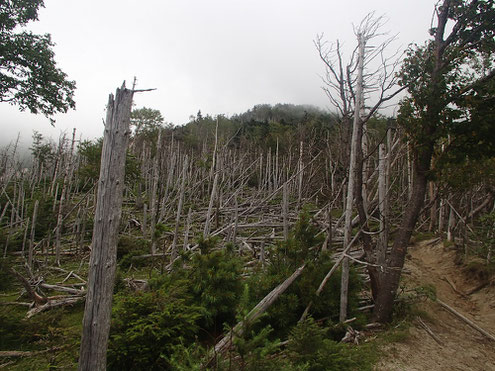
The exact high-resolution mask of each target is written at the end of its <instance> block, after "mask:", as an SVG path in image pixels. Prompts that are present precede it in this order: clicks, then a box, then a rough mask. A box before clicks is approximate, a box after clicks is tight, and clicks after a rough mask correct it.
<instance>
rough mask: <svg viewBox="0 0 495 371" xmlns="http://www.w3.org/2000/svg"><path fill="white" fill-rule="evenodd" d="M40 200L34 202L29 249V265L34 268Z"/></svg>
mask: <svg viewBox="0 0 495 371" xmlns="http://www.w3.org/2000/svg"><path fill="white" fill-rule="evenodd" d="M39 204H40V202H39V201H38V200H36V201H35V202H34V209H33V218H32V220H33V221H32V222H31V237H30V238H29V251H28V267H29V268H30V269H32V268H33V256H34V233H35V231H36V216H37V214H38V206H39Z"/></svg>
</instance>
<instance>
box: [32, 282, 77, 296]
mask: <svg viewBox="0 0 495 371" xmlns="http://www.w3.org/2000/svg"><path fill="white" fill-rule="evenodd" d="M40 286H41V287H42V288H44V289H49V290H53V291H60V292H67V293H69V294H73V295H84V294H85V293H86V292H85V291H84V290H79V289H74V288H71V287H66V286H59V285H50V284H48V283H42V284H40Z"/></svg>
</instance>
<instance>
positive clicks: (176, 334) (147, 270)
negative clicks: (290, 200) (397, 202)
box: [0, 212, 378, 370]
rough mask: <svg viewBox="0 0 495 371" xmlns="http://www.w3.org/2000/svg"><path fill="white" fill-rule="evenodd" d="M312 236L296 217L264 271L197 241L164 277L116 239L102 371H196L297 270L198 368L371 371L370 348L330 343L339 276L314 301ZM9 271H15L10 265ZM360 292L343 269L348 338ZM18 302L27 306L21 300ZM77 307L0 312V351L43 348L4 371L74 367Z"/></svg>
mask: <svg viewBox="0 0 495 371" xmlns="http://www.w3.org/2000/svg"><path fill="white" fill-rule="evenodd" d="M317 231H318V230H317V228H316V227H315V226H314V225H313V224H312V222H311V217H310V214H309V212H305V213H303V214H302V215H301V217H300V219H299V221H298V222H297V223H296V225H295V226H294V228H293V230H292V231H291V233H290V238H289V240H288V241H286V242H280V243H277V244H276V245H273V246H266V256H267V260H266V263H265V265H262V264H261V263H259V264H256V265H255V266H252V265H250V268H249V270H246V262H247V261H248V260H251V258H250V257H242V256H240V255H239V254H238V246H234V245H232V244H227V245H221V244H220V243H219V241H217V240H215V239H207V240H199V241H197V243H198V249H197V250H196V251H195V252H194V253H182V254H181V256H180V258H179V259H178V260H177V261H176V262H175V264H174V265H173V266H172V268H171V271H170V272H167V271H163V272H162V269H161V268H162V267H161V265H160V264H156V263H155V265H153V264H152V260H148V261H143V262H142V264H136V265H134V261H133V260H132V259H131V257H133V256H136V255H139V254H141V253H143V252H144V253H145V252H147V251H149V245H148V243H149V242H146V241H145V240H143V239H139V238H135V237H133V236H126V237H122V238H121V239H120V243H119V250H120V251H119V252H118V254H119V256H118V272H117V278H116V285H115V291H114V292H115V295H114V302H113V309H112V324H111V332H110V340H109V350H108V369H109V370H144V369H146V370H200V369H201V365H203V366H205V360H207V359H209V358H211V354H212V347H213V345H214V344H215V343H216V342H218V341H219V340H220V338H221V337H222V336H223V335H224V334H226V333H228V332H229V330H230V329H233V328H234V326H235V324H236V323H238V322H239V321H241V320H243V319H244V318H245V317H246V315H247V314H248V313H249V312H250V310H251V309H252V308H253V307H254V306H255V305H256V304H257V303H258V302H259V301H260V300H262V299H263V297H265V296H266V295H267V294H268V293H269V292H270V291H272V290H273V289H274V288H275V287H276V286H277V285H279V284H280V283H281V282H283V281H284V280H285V279H286V278H287V277H288V276H290V275H291V274H292V273H293V272H294V271H295V270H296V269H297V268H298V267H300V266H301V265H302V264H306V267H305V270H304V271H303V273H302V274H301V276H300V277H299V278H298V279H297V280H296V281H295V282H294V283H293V284H292V285H291V286H290V287H289V288H288V289H287V291H286V292H285V293H284V294H283V295H281V296H280V297H279V298H278V300H277V301H275V303H274V304H273V305H272V306H271V307H270V308H269V309H268V310H267V311H266V313H265V314H263V315H262V316H261V317H260V318H259V319H258V320H256V321H255V322H253V323H244V324H243V326H242V330H243V331H242V333H240V332H238V333H235V334H234V336H233V338H234V339H233V345H232V347H231V349H230V351H229V352H226V353H225V354H222V355H218V356H217V357H215V358H214V359H213V361H212V362H211V363H209V366H208V368H206V369H212V370H215V369H216V370H371V369H372V367H373V364H374V362H375V361H376V359H377V354H378V350H377V347H376V344H375V342H369V343H363V344H360V345H353V344H342V343H339V341H340V340H341V339H342V337H343V335H344V334H345V332H346V327H345V326H342V325H339V324H338V311H339V304H338V303H339V295H340V272H339V271H336V272H335V273H334V276H333V277H332V278H331V279H330V280H329V281H328V283H327V286H326V288H325V289H324V290H323V292H322V294H321V295H320V296H319V297H317V296H315V294H314V293H315V291H316V289H317V287H318V285H319V284H320V282H321V280H322V279H323V277H324V276H325V275H326V273H327V272H328V270H329V269H330V267H331V266H332V264H333V263H332V260H331V259H330V256H329V255H328V254H326V253H323V252H321V251H320V250H319V248H318V247H319V246H321V243H322V241H321V238H320V237H315V236H317ZM145 250H147V251H145ZM126 257H127V258H126ZM126 259H127V260H126ZM129 262H131V263H130V264H129ZM6 264H7V263H6ZM17 267H18V269H19V271H20V270H21V269H22V267H19V262H17ZM62 267H63V268H64V269H65V270H67V271H74V272H76V273H77V274H79V275H80V276H82V277H85V276H86V274H87V273H86V270H87V265H86V264H82V265H81V264H80V262H79V261H78V260H77V259H69V258H67V259H66V260H64V261H63V265H62ZM16 269H17V268H16ZM39 269H41V267H36V269H35V272H36V274H43V275H44V279H45V282H49V283H56V282H61V281H62V280H63V279H64V278H65V276H67V274H66V273H63V272H58V271H52V270H48V269H47V270H42V269H41V270H39ZM2 272H3V270H2ZM2 274H3V273H2ZM126 278H146V279H147V281H148V285H147V288H146V289H144V290H137V291H136V290H135V289H131V288H130V287H129V286H128V285H127V283H126V281H125V279H126ZM9 280H10V278H9ZM67 282H77V280H74V279H73V278H71V279H70V280H69V281H67ZM361 289H362V283H361V282H360V279H359V276H358V274H357V273H356V272H355V271H354V270H351V277H350V289H349V317H357V319H356V320H355V321H354V322H353V323H352V326H353V328H354V329H357V330H362V329H363V325H364V324H365V323H367V318H366V317H365V315H363V314H361V313H360V312H358V311H357V310H356V309H357V305H358V293H359V292H360V290H361ZM2 290H3V291H2V293H3V294H4V296H2V298H1V300H2V301H14V300H16V299H17V297H18V296H19V292H20V291H21V290H22V288H21V286H20V285H19V284H18V283H15V282H14V283H13V286H7V287H5V289H2ZM49 294H51V293H49ZM6 295H9V296H6ZM19 301H29V299H27V298H26V297H21V298H20V299H19ZM309 302H312V303H313V305H312V309H311V311H310V316H309V317H308V318H307V319H306V320H305V321H303V322H301V323H298V321H299V319H300V317H301V314H302V313H303V311H304V309H305V308H306V306H307V305H308V303H309ZM83 307H84V305H83V304H82V303H80V304H78V305H76V306H72V307H64V308H58V309H53V310H50V311H47V312H44V313H40V314H38V315H35V316H34V317H32V318H31V319H26V318H25V316H26V311H27V308H25V307H18V306H0V321H1V323H0V342H1V343H0V344H1V350H26V351H42V350H47V349H52V348H53V350H51V351H49V352H46V353H40V354H36V355H33V356H30V357H25V358H17V359H11V360H8V361H12V362H13V363H12V364H10V365H9V369H13V370H44V369H75V368H76V367H77V357H78V352H79V342H80V334H81V323H82V316H83ZM203 369H205V368H204V367H203Z"/></svg>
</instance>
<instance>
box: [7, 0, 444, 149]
mask: <svg viewBox="0 0 495 371" xmlns="http://www.w3.org/2000/svg"><path fill="white" fill-rule="evenodd" d="M434 3H435V1H434V0H414V1H413V0H368V1H365V0H345V1H332V0H305V1H302V0H263V1H261V0H208V1H206V0H139V1H137V0H104V1H103V0H84V1H80V0H77V1H76V0H45V8H44V9H41V11H40V20H39V21H38V22H35V23H31V24H30V26H29V29H32V30H33V31H34V32H36V33H50V34H51V35H52V39H53V41H54V42H55V43H56V46H55V59H56V61H57V64H58V66H59V67H60V68H61V69H62V70H63V71H64V72H66V73H67V74H68V76H69V78H70V79H71V80H75V81H76V83H77V90H76V95H75V100H76V105H77V107H76V110H75V111H71V112H69V113H68V114H65V115H58V116H57V117H56V120H57V123H56V127H55V128H51V127H50V124H49V122H48V120H47V119H46V118H44V117H43V116H36V115H32V114H30V113H26V112H25V113H20V112H19V110H18V109H17V107H15V106H9V105H8V104H6V103H2V104H0V122H1V127H2V134H1V135H0V138H2V140H1V142H2V144H4V143H5V141H9V140H11V139H13V138H14V137H15V136H16V135H17V133H18V132H20V133H21V139H22V140H23V143H24V144H25V145H26V144H30V140H31V134H32V131H33V130H37V131H41V132H43V133H45V134H46V135H50V136H52V137H54V138H57V137H58V136H59V134H60V132H62V131H65V132H67V133H70V132H71V131H72V128H73V127H76V128H77V130H78V132H79V134H82V135H83V136H84V137H87V138H88V137H89V138H94V137H99V136H101V135H102V130H103V125H102V118H103V117H104V115H105V105H106V102H107V100H108V94H109V93H111V92H114V91H115V88H117V87H118V86H120V85H121V84H122V82H123V81H124V80H126V81H127V85H128V86H131V85H132V80H133V77H134V76H136V77H137V79H138V86H137V87H138V88H140V89H145V88H157V90H156V91H153V92H148V93H141V94H138V95H137V96H136V97H135V104H136V107H143V106H146V107H150V108H155V109H159V110H160V111H161V112H162V114H163V116H164V117H165V120H166V121H167V122H172V123H174V124H176V125H177V124H184V123H186V122H187V121H188V118H189V116H190V115H195V114H196V113H197V112H198V110H201V111H202V113H203V114H207V113H208V114H212V115H216V114H220V113H224V114H228V115H231V114H234V113H239V112H243V111H245V110H247V109H249V108H251V107H252V106H253V105H255V104H260V103H270V104H276V103H294V104H313V105H317V106H320V107H323V108H330V106H329V103H328V100H327V98H326V96H325V95H324V93H323V92H322V90H321V85H322V84H321V80H320V78H319V74H321V73H323V71H324V68H323V65H322V63H321V62H320V61H319V59H318V55H317V53H316V50H315V48H314V45H313V40H314V38H315V36H316V35H317V34H319V33H322V32H323V33H324V34H325V38H326V39H328V40H329V41H334V40H336V39H339V40H341V41H343V42H344V43H345V44H346V45H348V46H349V47H351V46H352V47H353V46H354V45H355V38H354V35H353V29H352V25H353V24H358V23H359V21H360V20H361V19H362V18H363V17H364V16H365V15H366V14H367V13H369V12H371V11H375V12H376V14H377V15H385V16H387V18H388V19H389V20H388V23H387V24H386V26H385V28H384V30H386V31H390V33H392V34H396V33H398V34H399V38H398V44H397V46H399V45H402V46H403V48H406V47H407V45H408V44H409V43H412V42H417V43H422V42H423V41H424V40H425V39H426V38H427V37H428V32H427V31H428V27H429V25H430V21H431V16H432V11H433V6H434Z"/></svg>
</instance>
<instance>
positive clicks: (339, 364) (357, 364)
mask: <svg viewBox="0 0 495 371" xmlns="http://www.w3.org/2000/svg"><path fill="white" fill-rule="evenodd" d="M327 332H328V329H326V328H320V327H319V326H318V325H317V324H316V323H315V321H314V320H313V319H312V318H311V317H309V318H307V319H306V320H305V321H304V322H301V323H299V324H298V325H297V326H295V327H294V329H293V330H292V331H291V334H290V337H289V344H288V345H287V350H286V351H285V354H286V355H287V357H288V358H289V360H290V361H291V362H292V363H293V364H294V365H295V366H297V367H299V368H300V369H303V370H308V371H320V370H329V371H332V370H335V371H341V370H371V369H372V364H373V361H374V358H375V356H374V355H373V353H374V352H373V350H372V349H370V347H369V346H368V347H366V346H364V345H363V346H361V347H354V346H350V345H347V344H341V343H337V342H336V341H334V340H331V339H328V335H327Z"/></svg>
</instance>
